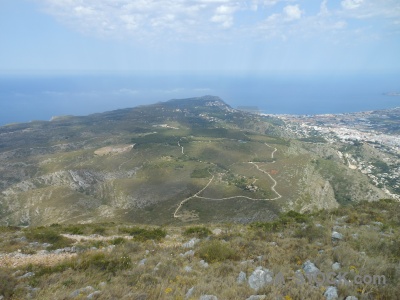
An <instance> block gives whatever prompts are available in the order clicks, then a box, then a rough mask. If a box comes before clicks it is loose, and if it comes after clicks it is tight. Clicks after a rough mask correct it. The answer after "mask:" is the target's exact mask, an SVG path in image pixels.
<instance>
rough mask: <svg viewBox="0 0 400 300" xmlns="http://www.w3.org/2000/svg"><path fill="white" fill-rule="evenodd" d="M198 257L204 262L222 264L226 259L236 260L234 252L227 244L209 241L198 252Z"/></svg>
mask: <svg viewBox="0 0 400 300" xmlns="http://www.w3.org/2000/svg"><path fill="white" fill-rule="evenodd" d="M198 255H199V257H200V258H202V259H204V260H205V261H206V262H209V263H213V262H222V261H225V260H227V259H232V260H234V259H237V258H238V257H237V255H236V252H235V250H233V249H232V247H230V245H229V244H228V243H222V242H220V241H216V240H215V241H211V242H206V243H204V244H203V245H202V246H201V247H200V249H199V251H198Z"/></svg>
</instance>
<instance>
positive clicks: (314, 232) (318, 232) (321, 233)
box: [294, 225, 329, 242]
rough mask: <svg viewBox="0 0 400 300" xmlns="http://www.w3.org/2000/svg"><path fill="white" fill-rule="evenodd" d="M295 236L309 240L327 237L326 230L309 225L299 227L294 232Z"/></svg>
mask: <svg viewBox="0 0 400 300" xmlns="http://www.w3.org/2000/svg"><path fill="white" fill-rule="evenodd" d="M294 237H296V238H305V239H307V240H308V241H309V242H313V241H316V240H319V239H323V238H327V237H329V234H328V232H327V231H326V230H325V229H324V228H323V227H317V226H314V225H309V226H307V227H306V228H304V229H303V228H299V229H297V230H296V232H295V233H294Z"/></svg>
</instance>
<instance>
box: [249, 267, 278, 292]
mask: <svg viewBox="0 0 400 300" xmlns="http://www.w3.org/2000/svg"><path fill="white" fill-rule="evenodd" d="M272 276H273V273H272V272H271V271H270V270H268V269H262V268H261V267H258V268H257V269H256V270H255V271H254V272H253V273H252V274H251V275H250V277H249V285H250V287H251V288H252V289H254V290H259V289H261V288H263V287H264V286H266V285H267V284H270V283H272V281H273V278H272Z"/></svg>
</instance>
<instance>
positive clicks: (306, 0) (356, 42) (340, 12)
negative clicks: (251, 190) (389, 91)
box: [0, 0, 400, 73]
mask: <svg viewBox="0 0 400 300" xmlns="http://www.w3.org/2000/svg"><path fill="white" fill-rule="evenodd" d="M399 53H400V1H399V0H343V1H340V0H335V1H334V0H330V1H328V0H298V1H296V0H247V1H246V0H243V1H231V0H189V1H187V0H0V72H1V73H8V72H19V71H24V72H25V71H33V72H35V71H97V70H103V71H131V72H132V71H144V70H146V71H156V70H160V71H180V72H182V71H219V72H223V71H225V72H235V71H239V72H242V73H243V72H248V73H251V72H276V71H281V72H286V71H301V72H332V71H339V72H342V71H344V72H364V71H398V70H400V54H399Z"/></svg>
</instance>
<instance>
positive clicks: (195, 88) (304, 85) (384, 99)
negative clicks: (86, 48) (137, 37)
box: [0, 73, 400, 125]
mask: <svg viewBox="0 0 400 300" xmlns="http://www.w3.org/2000/svg"><path fill="white" fill-rule="evenodd" d="M399 75H400V74H361V75H360V74H358V75H357V74H346V75H339V74H325V75H312V74H306V75H304V74H295V75H293V74H291V75H287V74H286V75H284V74H279V75H274V74H267V75H260V74H258V75H251V74H223V75H220V74H195V75H193V74H178V73H170V74H166V73H164V74H134V75H132V74H84V75H82V74H80V75H72V74H69V75H43V74H42V75H1V76H0V125H5V124H8V123H14V122H29V121H32V120H50V119H51V117H53V116H59V115H87V114H92V113H98V112H104V111H109V110H115V109H119V108H127V107H134V106H138V105H143V104H151V103H155V102H159V101H167V100H169V99H178V98H189V97H196V96H203V95H215V96H219V97H221V98H222V99H223V100H224V101H225V102H227V103H228V104H230V105H231V106H232V107H234V108H235V107H238V106H256V107H258V108H259V109H260V110H261V111H262V112H264V113H272V114H321V113H346V112H355V111H366V110H376V109H386V108H393V107H398V106H400V97H399V96H389V95H386V94H387V93H399V92H400V76H399Z"/></svg>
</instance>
